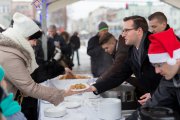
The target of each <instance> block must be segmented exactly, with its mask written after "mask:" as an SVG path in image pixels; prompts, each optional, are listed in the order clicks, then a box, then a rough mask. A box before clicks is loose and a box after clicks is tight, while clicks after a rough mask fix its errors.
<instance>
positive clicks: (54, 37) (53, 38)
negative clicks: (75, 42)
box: [47, 25, 67, 60]
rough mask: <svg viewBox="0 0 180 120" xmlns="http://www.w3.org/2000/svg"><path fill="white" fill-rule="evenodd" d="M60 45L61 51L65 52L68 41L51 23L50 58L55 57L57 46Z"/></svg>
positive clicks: (49, 35)
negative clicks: (66, 41)
mask: <svg viewBox="0 0 180 120" xmlns="http://www.w3.org/2000/svg"><path fill="white" fill-rule="evenodd" d="M57 44H58V46H59V48H60V50H61V52H62V53H63V54H64V53H65V51H66V50H67V46H66V43H65V41H64V39H63V37H62V36H60V35H58V34H57V29H56V26H55V25H50V26H49V28H48V38H47V48H48V60H51V59H53V57H54V52H55V47H56V46H57Z"/></svg>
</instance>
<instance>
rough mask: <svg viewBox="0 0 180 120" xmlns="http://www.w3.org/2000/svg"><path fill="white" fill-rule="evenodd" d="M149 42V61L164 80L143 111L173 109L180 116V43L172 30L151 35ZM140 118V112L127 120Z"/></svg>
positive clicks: (177, 119)
mask: <svg viewBox="0 0 180 120" xmlns="http://www.w3.org/2000/svg"><path fill="white" fill-rule="evenodd" d="M149 40H150V41H151V43H150V46H149V49H148V56H149V60H150V62H151V63H152V65H153V66H154V67H155V71H156V73H157V74H161V75H162V76H163V78H162V79H161V82H160V84H159V86H158V88H157V90H156V91H155V93H154V94H153V96H152V98H150V99H149V100H148V101H147V102H146V104H145V105H143V106H142V107H141V109H144V108H149V110H150V108H154V110H155V108H156V107H165V108H171V109H172V110H173V111H174V113H176V114H178V116H180V42H179V40H178V39H177V38H176V36H175V33H174V31H173V29H172V28H169V29H168V30H166V31H163V32H160V33H156V34H152V35H150V36H149ZM141 109H140V110H141ZM159 113H160V112H159ZM174 115H175V114H174ZM161 116H162V115H161ZM161 116H159V117H161ZM166 116H167V115H166ZM178 116H177V117H178ZM138 117H139V112H137V111H136V112H134V113H133V114H132V115H131V116H130V117H128V118H127V120H138ZM151 117H152V118H153V117H154V116H151ZM179 119H180V118H176V119H175V120H179ZM142 120H145V119H142Z"/></svg>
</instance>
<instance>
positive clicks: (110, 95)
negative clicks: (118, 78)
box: [101, 91, 121, 98]
mask: <svg viewBox="0 0 180 120" xmlns="http://www.w3.org/2000/svg"><path fill="white" fill-rule="evenodd" d="M120 95H121V94H120V92H119V91H106V92H104V93H102V94H101V96H102V97H104V98H120Z"/></svg>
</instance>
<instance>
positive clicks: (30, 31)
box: [0, 13, 76, 105]
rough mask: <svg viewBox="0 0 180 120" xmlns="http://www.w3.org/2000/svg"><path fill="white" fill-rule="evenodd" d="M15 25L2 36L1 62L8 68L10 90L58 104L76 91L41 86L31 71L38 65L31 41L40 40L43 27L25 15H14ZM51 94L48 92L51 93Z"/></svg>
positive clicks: (0, 44) (7, 79)
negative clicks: (35, 80)
mask: <svg viewBox="0 0 180 120" xmlns="http://www.w3.org/2000/svg"><path fill="white" fill-rule="evenodd" d="M13 21H14V23H13V27H12V28H8V29H7V30H6V31H4V32H3V33H2V34H1V35H0V55H2V56H3V57H1V58H0V64H1V65H2V66H3V68H4V69H5V70H6V73H7V74H6V75H5V81H6V82H7V90H8V91H9V92H12V93H14V95H16V93H17V90H19V91H20V92H21V95H22V96H20V100H21V101H20V102H22V98H23V96H31V97H34V98H38V99H43V100H46V101H49V102H50V103H52V104H54V105H58V104H59V103H60V102H62V101H63V100H64V97H65V96H69V95H72V94H75V93H76V92H72V91H71V90H70V89H68V90H60V89H57V88H50V87H46V86H42V85H39V84H37V83H35V82H34V80H33V79H32V78H31V76H30V74H31V73H33V71H34V70H35V69H36V68H37V67H38V65H37V63H36V60H35V55H34V51H33V49H32V47H31V45H30V43H29V42H28V40H30V39H33V38H34V39H37V38H39V37H40V35H41V34H42V33H41V31H40V28H39V27H38V26H37V25H36V23H34V22H33V21H32V20H31V19H30V18H28V17H26V16H25V15H23V14H20V13H15V14H14V15H13ZM47 93H48V94H47Z"/></svg>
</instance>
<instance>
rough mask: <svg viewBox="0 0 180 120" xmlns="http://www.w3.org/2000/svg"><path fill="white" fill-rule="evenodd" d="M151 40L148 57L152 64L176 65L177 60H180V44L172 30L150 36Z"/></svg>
mask: <svg viewBox="0 0 180 120" xmlns="http://www.w3.org/2000/svg"><path fill="white" fill-rule="evenodd" d="M149 40H150V41H151V44H150V46H149V50H148V56H149V60H150V62H151V63H163V62H167V63H168V64H169V65H174V64H176V59H178V58H180V42H179V41H178V40H177V38H176V36H175V34H174V31H173V29H172V28H170V29H168V30H166V31H163V32H160V33H155V34H152V35H150V36H149Z"/></svg>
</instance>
